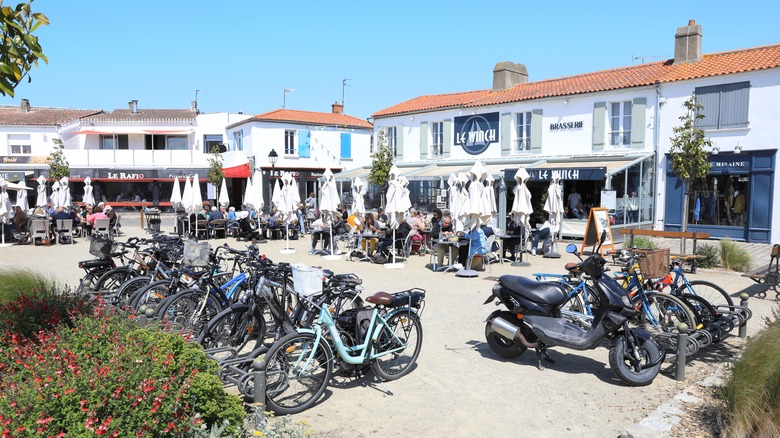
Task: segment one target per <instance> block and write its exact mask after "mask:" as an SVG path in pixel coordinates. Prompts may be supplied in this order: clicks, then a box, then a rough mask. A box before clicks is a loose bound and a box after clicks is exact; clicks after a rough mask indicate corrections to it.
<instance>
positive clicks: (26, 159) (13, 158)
mask: <svg viewBox="0 0 780 438" xmlns="http://www.w3.org/2000/svg"><path fill="white" fill-rule="evenodd" d="M0 163H2V164H49V157H48V156H37V155H36V156H33V155H0Z"/></svg>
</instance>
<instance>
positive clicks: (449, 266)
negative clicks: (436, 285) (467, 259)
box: [431, 238, 469, 272]
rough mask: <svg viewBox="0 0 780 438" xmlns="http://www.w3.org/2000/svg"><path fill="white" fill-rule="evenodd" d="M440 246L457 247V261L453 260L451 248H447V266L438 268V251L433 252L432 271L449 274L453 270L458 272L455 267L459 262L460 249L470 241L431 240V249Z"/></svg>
mask: <svg viewBox="0 0 780 438" xmlns="http://www.w3.org/2000/svg"><path fill="white" fill-rule="evenodd" d="M438 244H441V245H447V246H452V247H455V248H456V251H455V257H456V259H455V260H452V254H451V251H450V248H447V252H446V253H445V256H447V264H446V265H442V266H437V265H436V251H433V250H432V251H431V265H432V269H433V270H434V271H437V272H438V271H444V272H449V271H451V270H452V271H457V270H458V268H456V267H455V264H457V262H458V260H457V255H458V249H459V248H460V247H461V246H463V245H468V244H469V241H468V240H466V239H458V240H450V239H449V238H446V239H431V248H435V247H436V245H438Z"/></svg>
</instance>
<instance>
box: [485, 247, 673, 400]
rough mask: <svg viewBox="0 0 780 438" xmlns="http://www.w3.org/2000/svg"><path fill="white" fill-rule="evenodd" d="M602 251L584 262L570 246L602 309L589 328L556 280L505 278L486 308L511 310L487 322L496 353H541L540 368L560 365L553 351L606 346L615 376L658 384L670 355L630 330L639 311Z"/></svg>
mask: <svg viewBox="0 0 780 438" xmlns="http://www.w3.org/2000/svg"><path fill="white" fill-rule="evenodd" d="M605 239H606V232H604V233H602V235H601V239H600V241H599V247H598V248H597V249H596V251H594V253H593V254H592V255H590V256H589V257H587V258H586V259H584V260H583V259H582V258H581V257H580V256H579V254H577V246H576V245H574V244H569V245H568V246H567V248H566V252H568V253H570V254H575V255H577V257H578V258H579V259H580V263H578V265H579V268H580V269H581V270H582V273H583V275H584V278H585V280H586V281H587V282H588V288H589V290H590V293H591V295H592V296H593V297H594V298H595V299H596V305H595V306H594V307H595V310H594V315H593V320H592V323H591V324H587V325H583V324H582V323H581V320H578V319H577V318H576V317H571V316H567V315H570V314H571V312H569V311H567V312H562V309H563V308H564V307H565V306H566V302H567V301H568V299H569V296H568V294H567V290H566V288H565V287H564V286H563V285H561V284H560V283H556V282H538V281H536V280H533V279H530V278H525V277H521V276H516V275H502V276H501V277H500V278H499V279H498V282H497V283H496V285H495V286H493V289H492V295H491V296H490V297H489V298H488V299H487V300H486V301H485V304H489V303H491V302H495V301H496V300H498V302H496V305H504V306H505V307H506V308H507V309H508V310H497V311H495V312H493V313H491V314H490V316H488V318H487V324H486V326H485V337H486V338H487V342H488V345H490V349H491V350H493V351H494V352H495V353H496V354H498V355H499V356H502V357H506V358H513V357H517V356H519V355H521V354H523V353H524V352H525V351H526V350H527V349H529V348H533V349H534V350H536V356H537V361H538V368H539V369H540V370H543V369H544V367H543V366H542V360H543V359H544V360H546V361H548V362H550V363H554V361H553V360H552V359H551V358H550V356H549V354H548V353H547V349H548V348H550V347H566V348H571V349H573V350H590V349H594V348H596V347H598V346H599V345H602V344H604V345H605V346H606V347H607V348H609V365H610V367H611V368H612V370H613V372H614V374H615V376H616V377H617V378H618V379H619V380H620V381H621V382H623V383H624V384H626V385H628V386H645V385H649V384H650V383H652V381H653V379H655V377H656V376H657V375H658V372H659V370H660V368H661V362H662V361H663V359H664V354H663V352H662V350H661V349H660V348H659V346H658V344H656V342H655V341H654V340H653V339H652V337H651V336H650V334H649V333H648V332H646V331H644V330H642V329H639V328H636V327H629V319H630V318H631V317H632V316H634V315H635V313H636V312H637V311H636V309H635V308H634V306H633V305H632V304H631V301H630V299H629V297H628V295H627V293H626V291H625V289H623V288H622V287H620V285H619V284H618V283H617V282H616V281H615V280H614V279H613V278H612V276H609V275H605V274H604V272H605V271H606V270H607V269H605V267H604V265H605V264H606V260H605V259H604V258H603V257H601V255H600V251H599V250H600V248H601V244H602V243H603V242H604V240H605Z"/></svg>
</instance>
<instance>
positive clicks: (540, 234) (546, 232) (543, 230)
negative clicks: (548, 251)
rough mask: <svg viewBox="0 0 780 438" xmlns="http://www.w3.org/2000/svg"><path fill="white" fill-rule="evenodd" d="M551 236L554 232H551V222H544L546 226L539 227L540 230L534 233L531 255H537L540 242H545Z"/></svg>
mask: <svg viewBox="0 0 780 438" xmlns="http://www.w3.org/2000/svg"><path fill="white" fill-rule="evenodd" d="M551 236H552V231H551V225H550V220H549V219H547V220H545V221H544V224H542V226H541V227H539V229H537V230H536V232H535V233H534V242H533V246H531V255H536V250H537V248H538V247H539V241H540V240H542V241H544V240H545V239H547V238H548V237H551Z"/></svg>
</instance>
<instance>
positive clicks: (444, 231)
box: [433, 215, 457, 265]
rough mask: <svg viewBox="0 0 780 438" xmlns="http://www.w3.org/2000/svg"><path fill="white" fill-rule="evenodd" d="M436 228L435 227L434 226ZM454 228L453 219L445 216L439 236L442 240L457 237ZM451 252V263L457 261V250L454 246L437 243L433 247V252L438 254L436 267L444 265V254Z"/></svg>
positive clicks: (442, 219)
mask: <svg viewBox="0 0 780 438" xmlns="http://www.w3.org/2000/svg"><path fill="white" fill-rule="evenodd" d="M434 226H435V225H434ZM454 231H455V230H454V228H453V227H452V217H451V216H450V215H445V216H444V217H442V218H441V226H440V227H439V235H440V236H441V238H442V239H449V238H450V237H453V236H454V235H455V233H454ZM448 251H449V257H450V261H452V260H455V257H456V256H457V249H456V248H455V246H454V245H447V244H446V243H437V244H436V245H434V246H433V252H434V254H436V265H443V264H444V254H445V253H446V252H448Z"/></svg>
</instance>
